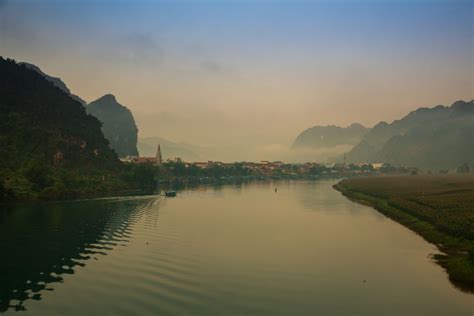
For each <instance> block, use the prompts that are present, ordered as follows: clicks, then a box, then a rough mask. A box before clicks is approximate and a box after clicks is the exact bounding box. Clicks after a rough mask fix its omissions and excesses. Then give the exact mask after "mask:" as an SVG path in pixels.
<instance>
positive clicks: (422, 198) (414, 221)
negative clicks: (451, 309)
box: [335, 174, 474, 291]
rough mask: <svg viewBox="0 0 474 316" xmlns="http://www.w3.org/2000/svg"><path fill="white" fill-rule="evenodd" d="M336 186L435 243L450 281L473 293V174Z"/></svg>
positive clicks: (383, 178) (361, 180) (381, 179)
mask: <svg viewBox="0 0 474 316" xmlns="http://www.w3.org/2000/svg"><path fill="white" fill-rule="evenodd" d="M335 188H336V189H338V190H339V191H341V192H342V193H343V194H344V195H346V196H348V197H349V198H351V199H353V200H355V201H357V202H361V203H366V204H370V205H371V206H373V207H375V208H376V209H377V210H379V211H380V212H381V213H383V214H385V215H387V216H388V217H390V218H392V219H394V220H396V221H397V222H399V223H401V224H403V225H404V226H407V227H408V228H410V229H412V230H413V231H415V232H417V233H418V234H420V235H421V236H422V237H424V238H425V239H426V240H427V241H429V242H432V243H434V244H436V245H437V246H438V248H439V249H440V250H441V251H443V252H444V253H446V254H447V256H439V255H438V256H435V258H436V260H437V261H438V262H439V263H440V264H441V265H442V266H443V267H444V268H445V269H446V270H447V272H448V273H449V276H450V279H451V280H452V281H453V283H455V284H456V285H457V286H459V287H461V288H463V289H464V290H468V291H474V174H466V175H417V176H378V177H360V178H351V179H346V180H343V181H341V182H340V183H339V184H337V185H336V186H335Z"/></svg>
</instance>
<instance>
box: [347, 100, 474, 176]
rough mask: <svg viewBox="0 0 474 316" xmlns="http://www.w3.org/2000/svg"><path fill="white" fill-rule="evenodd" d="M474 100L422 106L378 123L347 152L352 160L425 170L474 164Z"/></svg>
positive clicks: (349, 159) (348, 157)
mask: <svg viewBox="0 0 474 316" xmlns="http://www.w3.org/2000/svg"><path fill="white" fill-rule="evenodd" d="M473 145H474V101H470V102H465V101H457V102H455V103H453V104H452V105H451V106H442V105H438V106H436V107H433V108H420V109H418V110H415V111H413V112H410V113H409V114H408V115H407V116H405V117H404V118H402V119H400V120H396V121H393V122H392V123H390V124H388V123H386V122H381V123H379V124H377V125H376V126H374V127H373V128H372V129H371V130H370V131H369V132H368V133H367V134H366V135H365V136H364V137H363V139H362V141H361V142H360V143H359V144H358V145H357V146H355V147H354V148H353V149H352V150H351V151H350V152H348V154H347V159H348V161H349V162H387V163H392V164H400V165H407V166H415V167H419V168H424V169H452V168H456V167H458V166H459V165H461V164H463V163H468V164H473V163H474V149H473Z"/></svg>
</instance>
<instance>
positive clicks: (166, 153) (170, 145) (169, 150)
mask: <svg viewBox="0 0 474 316" xmlns="http://www.w3.org/2000/svg"><path fill="white" fill-rule="evenodd" d="M158 144H160V147H161V152H162V155H163V159H168V158H173V157H180V158H181V159H183V160H184V161H198V160H199V159H200V155H199V154H198V151H199V148H198V147H196V146H193V145H189V144H185V143H175V142H172V141H169V140H167V139H164V138H161V137H145V138H139V139H138V151H139V152H140V156H144V157H154V156H155V155H156V147H157V145H158Z"/></svg>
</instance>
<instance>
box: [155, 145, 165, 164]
mask: <svg viewBox="0 0 474 316" xmlns="http://www.w3.org/2000/svg"><path fill="white" fill-rule="evenodd" d="M162 163H163V157H161V148H160V144H158V148H157V149H156V164H157V165H161V164H162Z"/></svg>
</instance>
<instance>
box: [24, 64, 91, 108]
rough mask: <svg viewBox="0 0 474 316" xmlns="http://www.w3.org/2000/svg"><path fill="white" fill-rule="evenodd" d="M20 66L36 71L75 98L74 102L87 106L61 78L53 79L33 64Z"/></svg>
mask: <svg viewBox="0 0 474 316" xmlns="http://www.w3.org/2000/svg"><path fill="white" fill-rule="evenodd" d="M19 64H20V65H23V66H25V67H27V68H28V69H31V70H34V71H36V72H37V73H39V74H40V75H41V76H43V77H44V78H45V79H46V80H48V81H50V82H52V83H53V84H54V85H55V86H56V87H58V88H59V89H61V90H62V91H64V92H65V93H67V94H69V96H70V97H71V98H73V99H74V100H76V101H78V102H80V103H81V104H82V105H85V104H86V101H84V100H83V99H81V98H80V97H78V96H77V95H75V94H72V93H71V91H70V90H69V88H68V87H67V86H66V84H65V83H64V82H63V81H62V80H61V78H58V77H53V76H50V75H48V74H45V73H44V72H43V71H42V70H41V69H40V68H39V67H38V66H36V65H33V64H30V63H25V62H22V63H19Z"/></svg>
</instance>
